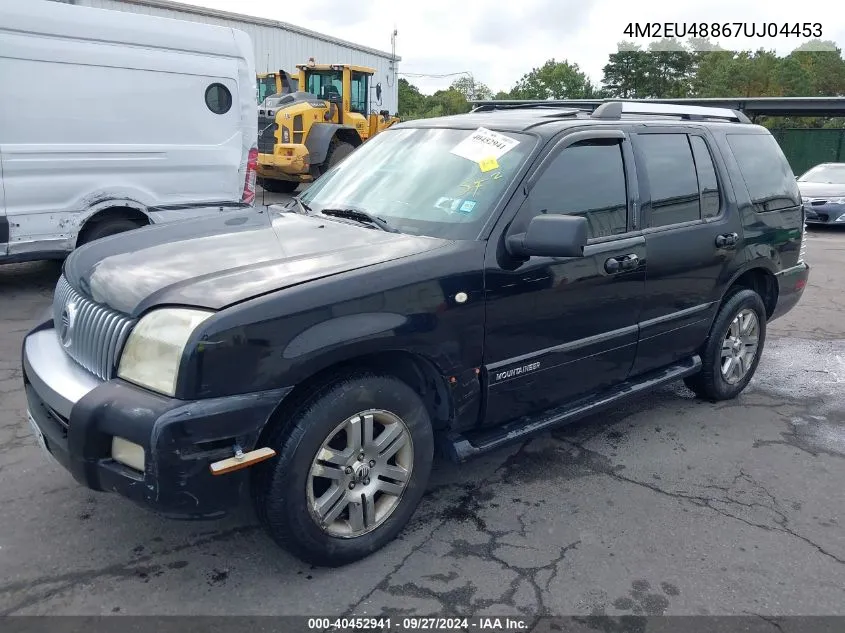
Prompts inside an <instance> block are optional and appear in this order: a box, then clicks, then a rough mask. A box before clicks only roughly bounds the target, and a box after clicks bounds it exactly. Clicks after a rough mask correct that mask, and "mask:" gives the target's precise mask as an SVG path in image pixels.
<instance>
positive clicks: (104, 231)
mask: <svg viewBox="0 0 845 633" xmlns="http://www.w3.org/2000/svg"><path fill="white" fill-rule="evenodd" d="M139 226H141V225H140V224H138V222H136V221H134V220H126V219H119V220H117V219H116V220H101V221H99V222H95V223H94V224H92V225H91V226H87V227H86V228H85V229H84V230H83V231H82V234H81V235H80V236H79V242H78V243H77V246H82V245H83V244H88V243H89V242H93V241H94V240H98V239H100V238H102V237H108V236H109V235H117V234H118V233H123V232H124V231H131V230H132V229H137V228H138V227H139Z"/></svg>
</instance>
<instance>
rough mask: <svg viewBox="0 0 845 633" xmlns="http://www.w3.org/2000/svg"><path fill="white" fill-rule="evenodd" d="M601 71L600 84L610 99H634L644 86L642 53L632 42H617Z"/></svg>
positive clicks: (643, 59) (639, 95)
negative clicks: (614, 51)
mask: <svg viewBox="0 0 845 633" xmlns="http://www.w3.org/2000/svg"><path fill="white" fill-rule="evenodd" d="M617 49H618V50H617V52H616V53H611V55H610V59H609V61H608V62H607V64H606V65H605V67H604V69H603V73H604V74H603V76H602V84H604V88H605V90H606V91H607V93H608V96H611V97H621V98H622V99H636V98H639V97H641V96H642V95H641V92H642V90H643V87H644V85H645V74H644V62H645V61H646V60H645V58H644V56H643V51H642V50H641V49H640V47H639V46H637V45H636V44H634V43H632V42H619V44H618V45H617Z"/></svg>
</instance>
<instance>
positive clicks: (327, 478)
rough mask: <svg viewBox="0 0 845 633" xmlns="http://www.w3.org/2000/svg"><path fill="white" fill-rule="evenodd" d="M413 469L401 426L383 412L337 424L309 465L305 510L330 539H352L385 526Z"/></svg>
mask: <svg viewBox="0 0 845 633" xmlns="http://www.w3.org/2000/svg"><path fill="white" fill-rule="evenodd" d="M413 468H414V442H413V439H412V438H411V433H410V431H409V430H408V427H407V426H406V425H405V422H404V421H403V420H402V419H401V418H399V417H397V416H396V415H394V414H393V413H390V412H389V411H384V410H382V409H372V410H369V411H362V412H361V413H357V414H355V415H353V416H352V417H350V418H348V419H346V420H344V421H343V422H341V423H340V424H339V425H338V426H337V427H335V429H334V431H332V433H331V434H330V435H329V436H328V437H327V438H326V441H325V442H323V445H322V446H321V447H320V449H319V450H318V451H317V455H316V457H314V461H313V462H312V464H311V471H310V476H309V478H308V488H307V491H306V494H307V496H308V505H309V507H310V508H311V513H312V516H313V518H314V520H315V521H316V522H317V523H318V524H319V525H320V527H321V528H322V529H323V530H324V531H325V532H326V533H327V534H330V535H331V536H336V537H340V538H354V537H357V536H361V535H362V534H366V533H367V532H370V531H372V530H374V529H376V528H377V527H379V526H380V525H381V524H382V523H384V522H385V521H386V520H387V518H388V517H389V516H390V515H391V514H392V513H393V511H394V510H395V509H396V507H397V506H398V505H399V502H400V500H401V499H402V494H403V493H404V492H405V488H406V485H407V483H408V481H409V479H410V477H411V472H412V471H413Z"/></svg>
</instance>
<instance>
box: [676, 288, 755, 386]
mask: <svg viewBox="0 0 845 633" xmlns="http://www.w3.org/2000/svg"><path fill="white" fill-rule="evenodd" d="M765 340H766V308H765V306H764V305H763V300H762V299H761V298H760V295H758V294H757V293H756V292H754V291H753V290H748V289H743V290H740V291H738V292H736V293H734V294H733V295H731V297H730V298H729V299H728V300H727V301H726V302H725V304H724V305H723V306H722V308H721V309H720V310H719V313H718V314H717V315H716V319H715V321H714V322H713V326H712V328H711V329H710V336H709V337H708V338H707V342H706V343H705V344H704V348H703V349H702V352H701V372H700V373H698V374H696V375H694V376H690V377H689V378H685V379H684V382H685V383H686V385H687V387H689V388H690V389H692V390H693V391H694V392H695V394H696V395H697V396H699V397H701V398H705V399H707V400H729V399H731V398H734V397H736V396H737V395H739V393H740V392H741V391H742V390H743V389H745V387H746V385H747V384H748V383H749V382H750V381H751V378H752V377H753V376H754V372H755V371H756V370H757V365H758V363H759V362H760V354H761V353H762V351H763V344H764V343H765Z"/></svg>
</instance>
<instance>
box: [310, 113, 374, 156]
mask: <svg viewBox="0 0 845 633" xmlns="http://www.w3.org/2000/svg"><path fill="white" fill-rule="evenodd" d="M335 138H337V139H338V140H340V141H343V142H344V143H349V144H350V145H352V146H353V147H358V146H359V145H360V144H361V143H362V142H363V141H362V139H361V135H360V134H358V131H357V130H356V129H355V128H354V127H352V126H351V125H341V124H338V123H315V124H314V125H312V126H311V129H310V130H309V131H308V136H307V137H306V138H305V147H306V148H307V149H308V155H309V160H310V162H311V164H312V165H321V164H322V163H324V162H325V160H326V157H327V156H328V153H329V147H330V146H331V144H332V141H334V139H335Z"/></svg>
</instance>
